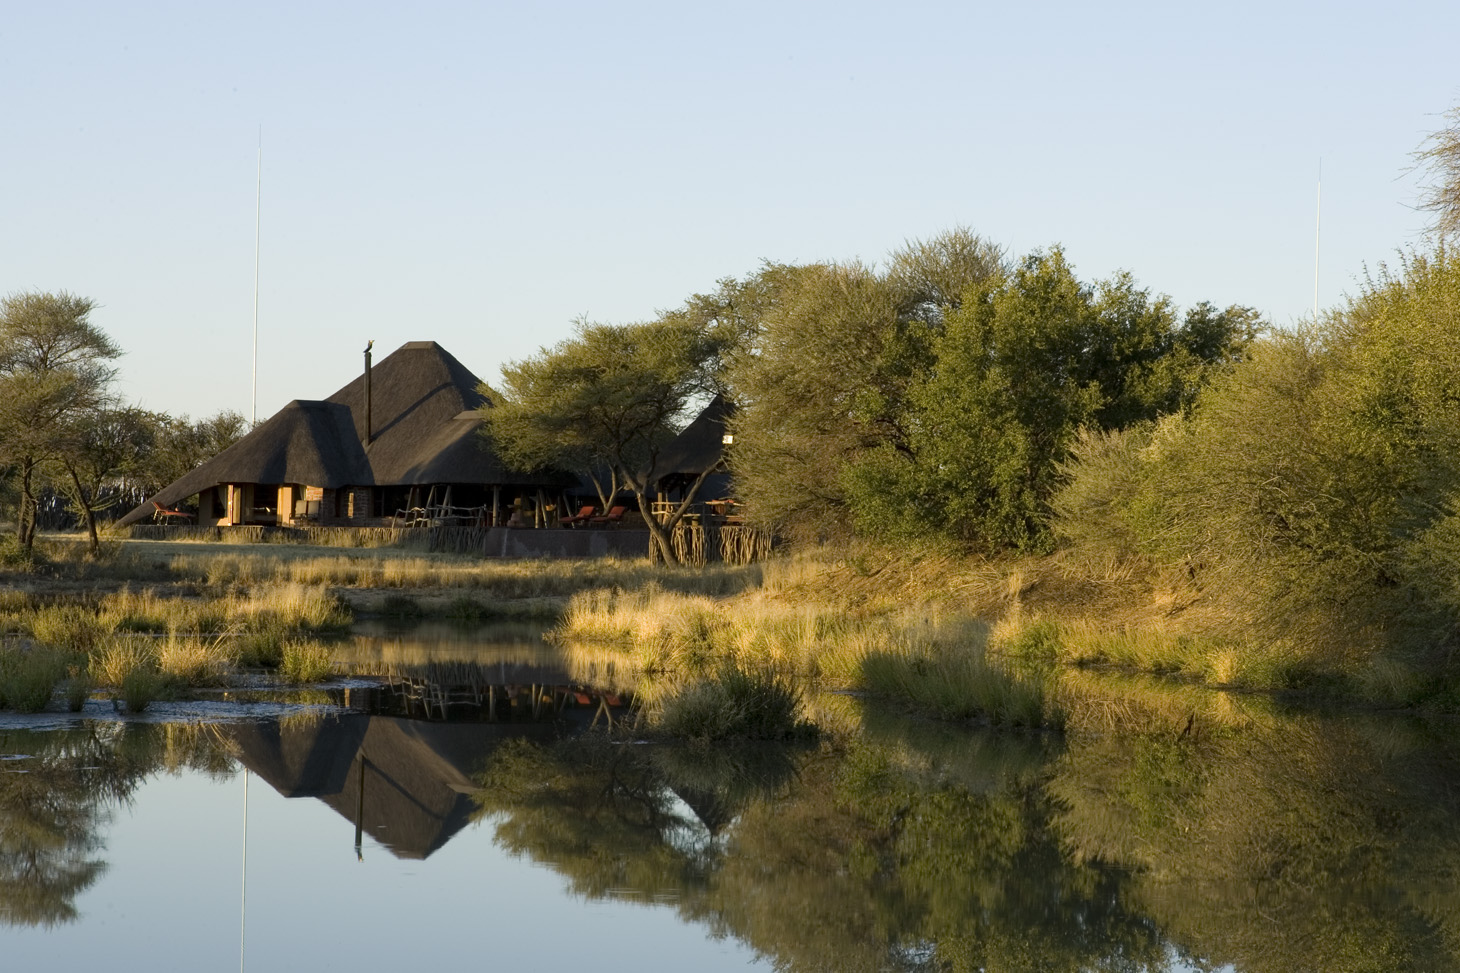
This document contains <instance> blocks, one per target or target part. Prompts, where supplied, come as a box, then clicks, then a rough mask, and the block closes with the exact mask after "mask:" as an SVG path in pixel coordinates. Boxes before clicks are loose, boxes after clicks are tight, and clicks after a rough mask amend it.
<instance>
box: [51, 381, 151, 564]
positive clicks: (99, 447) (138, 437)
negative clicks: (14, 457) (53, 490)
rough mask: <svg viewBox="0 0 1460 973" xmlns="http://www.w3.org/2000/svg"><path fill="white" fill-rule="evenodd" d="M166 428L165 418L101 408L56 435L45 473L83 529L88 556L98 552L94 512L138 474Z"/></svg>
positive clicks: (129, 409) (119, 495)
mask: <svg viewBox="0 0 1460 973" xmlns="http://www.w3.org/2000/svg"><path fill="white" fill-rule="evenodd" d="M167 423H168V417H167V416H164V415H158V414H156V413H152V412H148V411H147V410H145V409H139V408H136V407H127V406H116V405H112V404H106V405H103V406H102V407H101V408H100V409H97V410H95V411H91V412H87V413H84V414H82V415H79V416H76V417H74V418H73V419H72V420H71V421H70V422H68V423H67V424H66V426H65V427H63V429H62V430H61V432H60V436H59V437H58V441H57V452H56V454H55V456H54V457H53V458H52V459H51V460H50V461H49V463H48V464H47V465H48V467H49V469H48V472H49V473H50V474H51V479H52V481H53V482H54V483H55V486H56V487H57V488H58V489H59V490H60V491H61V493H62V495H63V496H65V497H66V501H67V503H68V504H69V506H70V507H71V509H72V511H73V512H74V513H75V514H76V515H77V516H78V517H79V518H81V520H82V521H83V522H84V523H85V524H86V532H87V535H88V537H89V539H90V542H91V550H92V552H93V553H95V552H96V551H97V549H98V548H99V547H100V541H99V538H98V537H97V532H96V515H97V513H98V512H99V511H101V510H106V509H107V508H109V507H111V506H114V505H115V504H116V503H117V502H118V501H119V500H121V499H122V497H123V493H122V491H121V490H119V489H116V488H115V487H117V486H118V484H120V483H122V482H126V481H128V480H132V479H135V478H137V477H138V476H139V475H140V474H143V473H144V471H145V469H146V467H147V465H148V461H149V459H151V457H152V455H153V452H154V447H155V445H156V442H157V439H158V433H159V431H160V430H162V429H165V428H166V426H167ZM109 487H111V488H112V489H108V488H109Z"/></svg>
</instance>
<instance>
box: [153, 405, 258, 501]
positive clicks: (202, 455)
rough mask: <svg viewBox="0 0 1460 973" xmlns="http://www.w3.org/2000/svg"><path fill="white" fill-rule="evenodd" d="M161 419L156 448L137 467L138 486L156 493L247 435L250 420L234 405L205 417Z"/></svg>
mask: <svg viewBox="0 0 1460 973" xmlns="http://www.w3.org/2000/svg"><path fill="white" fill-rule="evenodd" d="M156 418H157V419H158V421H159V423H160V426H159V428H158V430H157V435H156V437H155V442H154V444H153V448H152V450H151V451H150V452H149V454H148V456H147V457H146V460H145V462H143V463H141V464H140V466H139V468H138V469H137V470H135V472H134V474H133V475H134V476H135V479H136V482H137V484H138V486H140V487H141V488H142V490H143V492H145V493H147V494H153V493H156V492H157V491H158V490H161V489H162V488H163V487H165V486H166V485H167V484H169V483H172V482H173V481H174V480H178V479H181V478H182V476H183V475H184V474H185V473H187V472H189V471H190V470H192V469H194V468H195V467H197V466H198V465H199V464H201V463H203V462H204V461H205V460H209V459H212V458H213V457H214V456H217V455H218V454H219V453H221V452H223V450H225V449H227V448H228V447H229V446H232V445H233V444H234V443H236V442H238V440H239V439H241V438H243V434H244V433H245V432H247V431H248V420H247V419H245V418H244V417H243V416H241V415H239V414H238V413H237V412H234V411H232V410H231V409H225V410H223V411H221V412H217V413H214V414H213V415H211V416H204V417H203V418H201V419H190V418H188V417H187V416H157V417H156Z"/></svg>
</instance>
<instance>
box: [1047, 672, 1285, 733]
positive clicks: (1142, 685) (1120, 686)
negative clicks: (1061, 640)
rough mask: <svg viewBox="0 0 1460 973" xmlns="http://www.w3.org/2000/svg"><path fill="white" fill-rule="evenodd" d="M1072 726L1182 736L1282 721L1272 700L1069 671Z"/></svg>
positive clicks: (1066, 683) (1063, 685) (1065, 685)
mask: <svg viewBox="0 0 1460 973" xmlns="http://www.w3.org/2000/svg"><path fill="white" fill-rule="evenodd" d="M1058 692H1059V694H1060V697H1061V698H1062V700H1063V701H1064V706H1065V709H1066V711H1067V712H1068V714H1069V716H1068V720H1069V725H1070V726H1071V727H1074V728H1079V729H1082V730H1100V731H1135V732H1148V731H1151V730H1158V729H1169V730H1170V731H1171V732H1173V733H1179V732H1181V731H1182V730H1183V729H1184V728H1185V726H1186V724H1187V722H1188V721H1190V722H1191V723H1192V725H1193V727H1194V728H1197V727H1199V728H1201V729H1211V728H1213V727H1216V728H1222V729H1238V728H1256V727H1267V726H1271V725H1273V724H1274V722H1275V721H1276V720H1277V718H1278V717H1277V707H1276V704H1275V703H1274V702H1273V700H1272V698H1271V697H1270V696H1266V695H1259V694H1242V693H1231V692H1223V691H1221V690H1214V689H1208V688H1206V687H1204V686H1200V685H1196V684H1192V683H1184V682H1179V681H1176V680H1173V679H1169V678H1162V677H1159V676H1141V675H1131V674H1117V673H1103V672H1094V671H1090V670H1082V669H1070V670H1065V671H1063V672H1061V673H1060V676H1059V689H1058Z"/></svg>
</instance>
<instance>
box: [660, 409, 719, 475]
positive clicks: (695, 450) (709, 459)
mask: <svg viewBox="0 0 1460 973" xmlns="http://www.w3.org/2000/svg"><path fill="white" fill-rule="evenodd" d="M734 411H735V407H734V406H733V405H731V404H730V403H729V402H728V401H726V399H725V398H724V397H723V396H719V395H717V396H715V397H714V399H712V400H711V401H710V404H709V405H707V406H705V410H704V411H703V412H701V413H700V414H699V415H698V416H696V417H695V420H694V422H691V423H690V424H689V425H688V426H685V427H684V430H683V431H682V432H680V434H679V435H678V436H675V437H674V439H673V440H671V441H670V443H669V445H667V446H665V447H664V451H663V452H662V453H660V455H659V462H658V463H657V464H655V466H654V476H655V477H656V478H658V477H665V476H674V475H680V476H699V475H700V474H701V473H703V472H704V471H705V470H708V469H711V468H713V467H715V466H717V465H718V464H719V463H720V461H721V460H722V459H723V458H724V455H725V422H726V420H727V419H729V418H730V415H731V414H732V413H733V412H734Z"/></svg>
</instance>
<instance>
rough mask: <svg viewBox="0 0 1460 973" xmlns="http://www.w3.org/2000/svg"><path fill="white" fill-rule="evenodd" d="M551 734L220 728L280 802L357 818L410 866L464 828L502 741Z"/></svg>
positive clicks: (373, 724) (317, 726) (381, 721)
mask: <svg viewBox="0 0 1460 973" xmlns="http://www.w3.org/2000/svg"><path fill="white" fill-rule="evenodd" d="M556 732H557V731H556V729H555V728H553V727H551V726H548V725H545V724H534V725H514V724H486V723H422V722H419V721H415V720H406V719H400V718H396V717H386V716H366V715H364V714H359V713H350V714H344V715H341V716H338V717H329V718H325V719H322V720H319V721H318V722H316V723H295V724H289V725H284V724H279V723H238V724H229V725H226V726H223V727H221V728H220V733H222V734H223V735H224V736H225V737H226V738H227V739H228V740H229V741H230V743H231V744H232V745H233V749H234V752H235V753H236V754H237V756H238V759H239V761H240V762H241V763H243V765H244V766H245V767H247V768H248V769H249V770H250V771H252V772H253V773H255V774H257V775H258V776H260V777H262V778H263V779H264V780H265V781H267V782H268V784H269V786H270V787H272V788H274V790H276V791H278V792H279V793H280V794H282V795H284V796H285V797H313V798H317V799H318V800H320V801H323V802H324V803H325V804H326V805H328V806H329V807H331V808H333V809H334V810H335V811H336V812H337V813H339V815H340V816H341V817H343V818H345V819H346V820H348V821H350V822H351V823H352V824H353V823H354V822H355V821H356V819H357V817H358V818H359V823H360V825H361V827H362V830H363V831H364V832H365V833H366V834H368V835H370V836H371V837H372V838H374V839H375V840H376V841H378V842H379V843H380V844H382V845H384V846H385V847H386V848H388V849H389V850H390V852H391V854H393V855H395V856H396V857H397V858H417V859H420V858H426V857H427V856H428V855H430V854H431V853H432V852H434V851H436V850H437V849H439V848H440V847H441V846H443V845H445V844H446V842H448V841H450V840H451V838H452V837H453V836H454V835H455V834H456V833H457V832H458V831H460V830H461V829H462V828H464V827H466V825H467V824H468V823H469V821H470V820H471V814H472V811H473V809H474V807H475V805H474V803H473V801H472V793H473V792H474V791H475V790H476V787H477V785H476V784H475V783H474V780H473V778H474V777H475V776H476V775H477V774H479V773H480V772H481V771H482V770H483V769H484V768H485V766H486V762H487V761H488V760H489V759H490V758H491V754H492V752H493V751H494V750H495V749H496V748H497V747H498V746H499V745H500V744H501V743H502V742H503V741H504V740H507V739H509V738H511V737H516V736H524V735H527V736H548V735H551V734H553V733H556ZM362 774H363V775H364V788H363V793H362V788H361V775H362ZM345 847H348V846H347V845H344V844H343V842H342V850H343V848H345Z"/></svg>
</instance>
